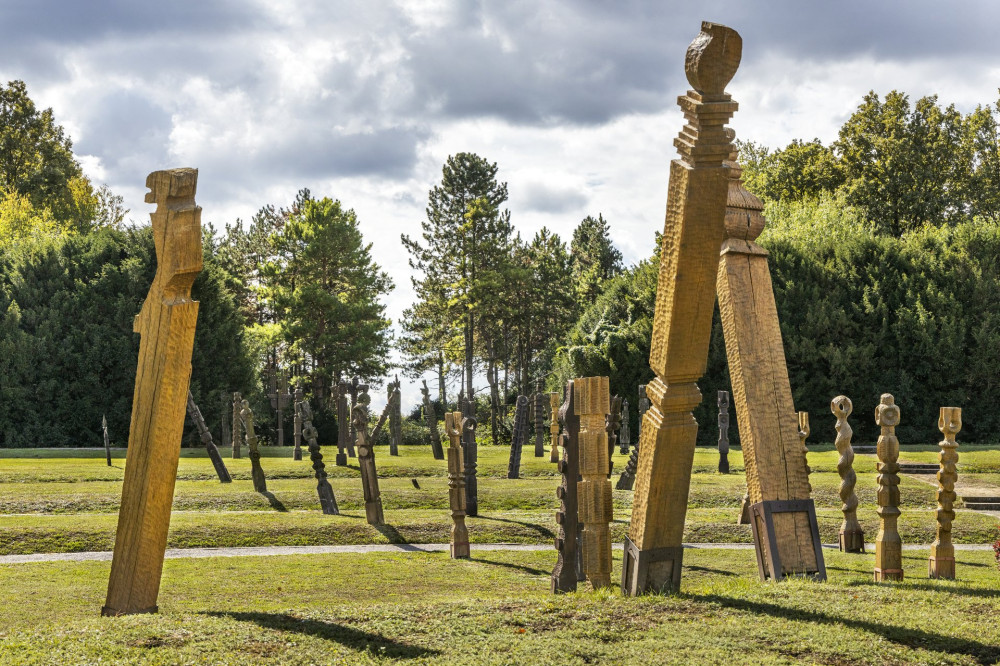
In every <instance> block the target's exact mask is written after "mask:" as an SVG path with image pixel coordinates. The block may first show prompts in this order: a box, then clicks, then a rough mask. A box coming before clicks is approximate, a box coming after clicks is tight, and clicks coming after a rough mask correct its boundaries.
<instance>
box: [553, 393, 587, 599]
mask: <svg viewBox="0 0 1000 666" xmlns="http://www.w3.org/2000/svg"><path fill="white" fill-rule="evenodd" d="M558 420H560V421H562V431H563V434H562V460H560V461H559V473H560V474H562V482H561V483H560V484H559V487H558V488H557V489H556V497H557V498H559V511H558V512H557V513H556V524H557V525H558V526H559V534H558V536H556V553H557V558H556V566H555V568H554V569H553V570H552V592H554V593H557V592H575V591H576V584H577V582H578V580H579V575H578V571H577V563H578V561H579V533H580V523H579V512H578V504H577V482H578V480H579V478H580V453H579V452H580V448H579V437H580V417H579V416H577V414H576V409H575V403H574V397H573V382H572V380H571V381H569V382H566V400H565V402H563V404H562V407H561V408H560V410H559V415H558Z"/></svg>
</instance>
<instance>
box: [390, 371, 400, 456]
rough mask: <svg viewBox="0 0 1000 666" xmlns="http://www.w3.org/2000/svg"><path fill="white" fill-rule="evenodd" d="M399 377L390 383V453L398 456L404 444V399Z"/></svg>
mask: <svg viewBox="0 0 1000 666" xmlns="http://www.w3.org/2000/svg"><path fill="white" fill-rule="evenodd" d="M400 386H401V385H400V383H399V377H398V376H397V377H396V381H394V382H391V383H390V384H389V404H390V405H392V407H391V408H390V409H389V455H390V456H398V455H399V447H400V446H401V445H402V444H403V413H402V412H403V400H402V398H401V397H400Z"/></svg>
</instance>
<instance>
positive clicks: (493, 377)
mask: <svg viewBox="0 0 1000 666" xmlns="http://www.w3.org/2000/svg"><path fill="white" fill-rule="evenodd" d="M486 353H487V354H488V355H489V361H488V362H487V365H486V381H487V382H488V383H489V385H490V436H491V437H492V438H493V443H494V444H496V443H497V441H498V440H497V407H498V406H499V402H500V399H499V392H498V391H497V360H496V357H495V354H494V353H493V341H492V340H491V339H487V340H486Z"/></svg>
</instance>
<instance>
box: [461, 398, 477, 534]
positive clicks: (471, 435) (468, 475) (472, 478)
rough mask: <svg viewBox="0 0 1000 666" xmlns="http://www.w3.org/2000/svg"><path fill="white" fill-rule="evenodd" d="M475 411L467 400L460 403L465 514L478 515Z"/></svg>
mask: <svg viewBox="0 0 1000 666" xmlns="http://www.w3.org/2000/svg"><path fill="white" fill-rule="evenodd" d="M478 423H479V422H478V421H476V417H475V410H474V409H473V406H472V403H471V402H470V401H468V400H463V401H462V455H463V457H464V460H463V462H464V463H465V513H466V515H468V516H478V515H479V479H478V478H477V476H476V474H477V471H478V468H479V445H478V444H477V443H476V426H477V425H478Z"/></svg>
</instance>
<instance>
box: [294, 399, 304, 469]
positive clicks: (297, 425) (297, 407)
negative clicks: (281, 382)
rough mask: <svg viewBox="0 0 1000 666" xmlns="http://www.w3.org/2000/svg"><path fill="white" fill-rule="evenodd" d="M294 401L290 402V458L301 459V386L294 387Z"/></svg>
mask: <svg viewBox="0 0 1000 666" xmlns="http://www.w3.org/2000/svg"><path fill="white" fill-rule="evenodd" d="M294 395H295V402H294V403H292V440H293V441H292V444H293V445H294V446H295V448H294V449H292V460H302V400H303V394H302V387H301V386H296V387H295V394H294Z"/></svg>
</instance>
